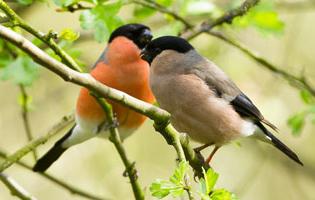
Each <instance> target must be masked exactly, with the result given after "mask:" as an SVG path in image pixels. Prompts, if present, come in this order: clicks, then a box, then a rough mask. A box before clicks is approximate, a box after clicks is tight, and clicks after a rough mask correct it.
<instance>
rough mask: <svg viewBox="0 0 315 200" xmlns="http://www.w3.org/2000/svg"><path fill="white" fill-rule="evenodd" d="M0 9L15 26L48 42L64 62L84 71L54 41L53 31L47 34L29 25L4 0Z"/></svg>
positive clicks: (0, 0)
mask: <svg viewBox="0 0 315 200" xmlns="http://www.w3.org/2000/svg"><path fill="white" fill-rule="evenodd" d="M0 9H1V10H2V11H3V12H4V13H5V14H6V15H7V16H8V17H9V18H10V19H11V22H12V24H13V26H19V27H21V28H23V29H24V30H26V31H27V32H29V33H31V34H32V35H34V36H35V37H37V38H38V39H40V40H41V41H42V42H44V43H46V44H47V45H48V46H49V47H50V48H51V49H52V50H53V51H54V52H55V53H56V55H58V56H59V57H60V58H61V60H62V62H63V63H65V64H66V65H68V66H69V67H71V68H72V69H75V70H77V71H80V72H81V71H82V69H81V68H80V66H79V65H78V64H77V63H76V62H75V61H74V60H73V58H72V57H71V56H69V55H68V54H67V53H66V52H65V51H64V50H63V49H61V48H60V47H59V46H58V45H57V44H56V42H55V41H54V37H53V35H54V34H52V32H49V33H48V34H47V35H46V34H44V33H42V32H39V31H37V30H35V29H34V28H33V27H31V26H30V25H28V24H27V23H26V22H25V21H24V20H23V19H22V18H20V17H19V16H18V15H17V14H16V13H15V12H14V11H13V10H12V9H11V8H10V7H9V6H8V5H7V4H6V3H5V2H4V1H3V0H0Z"/></svg>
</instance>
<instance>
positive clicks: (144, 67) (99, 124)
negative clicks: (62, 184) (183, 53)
mask: <svg viewBox="0 0 315 200" xmlns="http://www.w3.org/2000/svg"><path fill="white" fill-rule="evenodd" d="M151 39H152V35H151V32H150V28H149V27H147V26H144V25H142V24H127V25H123V26H121V27H119V28H117V29H116V30H115V31H113V32H112V34H111V36H110V38H109V41H108V46H107V48H106V49H105V51H104V52H103V53H102V54H101V56H100V58H99V59H98V61H97V62H96V64H95V65H94V68H93V69H92V70H91V72H90V74H91V75H92V76H93V77H94V78H95V79H96V80H98V81H99V82H101V83H103V84H105V85H107V86H109V87H112V88H115V89H118V90H121V91H123V92H125V93H127V94H129V95H131V96H134V97H136V98H138V99H141V100H143V101H146V102H149V103H152V102H153V101H154V97H153V95H152V92H151V89H150V87H149V79H148V76H149V70H150V69H149V65H148V63H147V62H146V61H144V60H142V59H141V57H140V51H141V49H142V48H143V47H144V46H145V45H146V44H147V43H148V42H149V41H150V40H151ZM108 101H109V103H111V105H112V107H113V111H114V113H115V114H116V117H117V122H118V124H119V127H118V129H119V132H120V136H121V138H122V139H125V138H126V137H128V136H129V135H130V134H131V133H132V132H134V131H135V130H136V129H137V128H138V127H139V126H140V125H141V124H142V123H143V122H144V121H145V119H146V118H145V116H143V115H141V114H139V113H136V112H134V111H132V110H130V109H128V108H127V107H124V106H122V105H120V104H118V103H115V102H112V101H110V100H108ZM75 122H76V123H75V125H74V126H73V127H72V128H71V129H70V130H69V132H68V133H67V134H66V135H65V136H64V137H62V138H61V139H60V140H59V141H57V142H56V143H55V145H54V146H53V147H52V148H51V149H50V150H49V151H48V152H47V153H46V154H45V155H44V156H43V157H42V158H40V159H39V160H38V161H37V163H36V164H35V166H34V168H33V170H34V171H38V172H43V171H45V170H46V169H47V168H48V167H49V166H50V165H51V164H52V163H53V162H55V161H56V160H57V159H58V158H59V157H60V156H61V154H62V153H64V152H65V151H66V150H67V149H68V148H70V147H71V146H73V145H76V144H79V143H81V142H84V141H86V140H88V139H90V138H93V137H95V136H101V137H105V138H107V137H108V136H109V131H108V128H109V126H107V125H106V118H105V113H104V111H103V109H102V108H101V107H100V105H99V104H98V103H97V101H96V100H95V99H94V97H93V96H91V95H90V93H89V91H88V90H87V89H86V88H82V89H81V90H80V93H79V97H78V99H77V104H76V110H75Z"/></svg>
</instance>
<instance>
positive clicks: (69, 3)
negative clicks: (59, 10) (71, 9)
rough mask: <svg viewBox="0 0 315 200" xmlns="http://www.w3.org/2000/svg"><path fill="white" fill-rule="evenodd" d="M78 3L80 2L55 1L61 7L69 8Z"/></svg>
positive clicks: (77, 0)
mask: <svg viewBox="0 0 315 200" xmlns="http://www.w3.org/2000/svg"><path fill="white" fill-rule="evenodd" d="M78 2H79V0H54V3H55V4H56V5H57V6H60V7H67V6H70V5H72V4H75V3H78Z"/></svg>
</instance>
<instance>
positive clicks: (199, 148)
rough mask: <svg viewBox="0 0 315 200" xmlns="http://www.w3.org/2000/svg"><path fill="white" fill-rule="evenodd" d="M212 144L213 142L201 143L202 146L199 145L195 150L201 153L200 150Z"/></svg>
mask: <svg viewBox="0 0 315 200" xmlns="http://www.w3.org/2000/svg"><path fill="white" fill-rule="evenodd" d="M211 145H212V143H208V144H204V145H201V146H199V147H196V148H194V151H195V153H197V154H200V152H201V151H202V150H204V149H205V148H207V147H209V146H211Z"/></svg>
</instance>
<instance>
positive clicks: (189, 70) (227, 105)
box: [141, 36, 303, 165]
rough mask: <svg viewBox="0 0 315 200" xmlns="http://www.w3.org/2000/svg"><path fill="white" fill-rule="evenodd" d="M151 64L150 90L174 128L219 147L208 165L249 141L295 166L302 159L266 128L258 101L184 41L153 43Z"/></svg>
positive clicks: (147, 55)
mask: <svg viewBox="0 0 315 200" xmlns="http://www.w3.org/2000/svg"><path fill="white" fill-rule="evenodd" d="M141 55H142V58H143V59H144V60H146V61H147V62H148V63H149V64H150V67H151V68H150V86H151V89H152V91H153V94H154V96H155V98H156V100H157V102H158V103H159V105H160V106H161V108H163V109H165V110H166V111H168V112H169V113H170V114H171V123H172V124H173V125H174V127H175V128H176V129H177V130H178V131H180V132H184V133H187V134H188V135H189V136H190V138H191V139H193V140H195V141H197V142H200V143H202V144H204V145H203V146H201V147H199V148H196V149H197V150H198V151H200V150H202V149H203V148H205V147H207V146H210V145H214V146H215V148H214V149H213V151H212V153H211V154H210V156H209V157H208V159H207V160H206V161H207V162H208V163H209V162H210V160H211V158H212V156H213V155H214V153H215V152H216V151H217V150H218V149H219V148H220V147H221V146H222V145H224V144H226V143H228V142H230V141H232V140H234V139H237V138H240V137H247V136H254V137H255V138H258V139H259V140H262V141H264V142H267V143H270V144H272V145H273V146H275V147H276V148H277V149H279V150H280V151H282V152H283V153H284V154H286V155H287V156H288V157H290V158H291V159H292V160H294V161H295V162H297V163H299V164H300V165H303V164H302V162H301V161H300V159H299V158H298V156H297V155H296V154H295V153H294V152H293V151H292V150H290V149H289V148H288V147H287V146H286V145H285V144H283V143H282V142H281V141H280V140H279V139H277V138H276V137H275V136H274V135H273V134H272V133H271V132H270V131H269V130H268V129H267V128H266V126H268V127H269V128H271V129H273V130H275V131H276V130H277V128H276V127H275V126H274V125H273V124H271V123H270V122H269V121H267V120H266V119H265V118H264V117H263V115H262V114H261V113H260V111H259V110H258V109H257V107H256V106H255V105H254V104H253V102H252V101H251V100H250V99H249V98H248V97H247V96H246V95H245V94H244V93H243V92H242V91H241V90H240V89H239V88H238V87H237V86H236V85H235V83H234V82H233V81H232V80H231V79H230V78H229V77H228V76H227V75H226V74H225V73H224V72H223V71H222V70H221V69H220V68H219V67H218V66H216V65H215V64H214V63H213V62H211V61H209V60H208V59H207V58H205V57H202V56H201V55H200V54H199V53H198V52H197V51H196V50H195V49H194V47H193V46H192V45H190V44H189V43H188V42H187V41H186V40H185V39H182V38H180V37H174V36H164V37H159V38H157V39H154V40H152V41H151V42H150V43H149V44H148V45H147V46H146V47H145V48H144V49H143V51H142V52H141Z"/></svg>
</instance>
